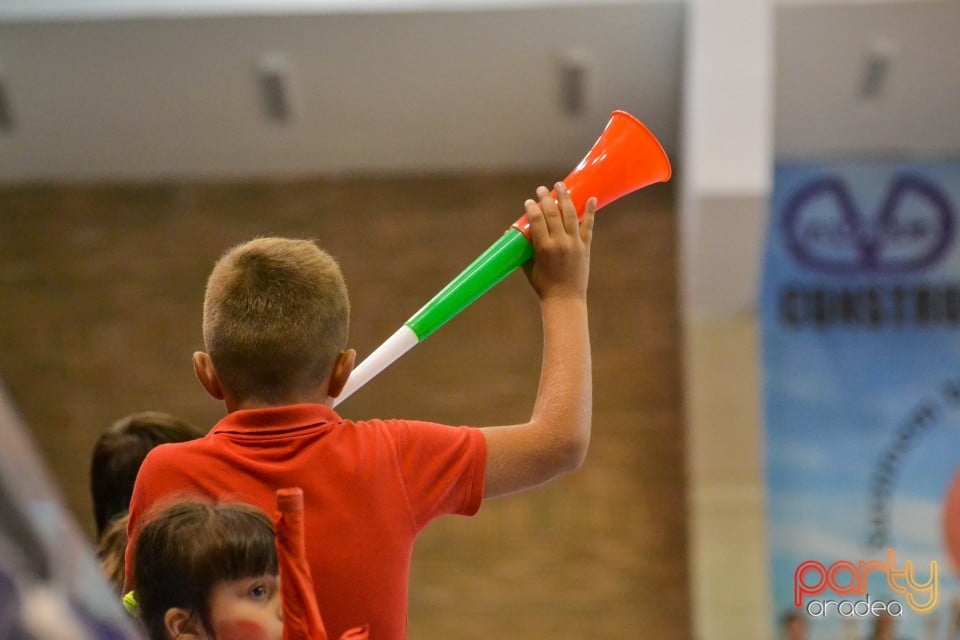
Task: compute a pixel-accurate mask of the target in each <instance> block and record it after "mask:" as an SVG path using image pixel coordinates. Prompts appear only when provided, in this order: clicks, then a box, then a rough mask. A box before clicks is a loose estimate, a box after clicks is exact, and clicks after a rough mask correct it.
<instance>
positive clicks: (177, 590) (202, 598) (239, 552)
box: [134, 502, 283, 640]
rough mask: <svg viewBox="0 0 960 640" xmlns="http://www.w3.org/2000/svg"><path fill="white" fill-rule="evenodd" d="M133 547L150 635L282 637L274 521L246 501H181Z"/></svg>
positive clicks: (163, 638)
mask: <svg viewBox="0 0 960 640" xmlns="http://www.w3.org/2000/svg"><path fill="white" fill-rule="evenodd" d="M139 541H140V542H139V544H138V545H137V549H136V568H135V574H134V585H135V588H136V604H137V612H138V615H139V617H140V620H141V621H142V622H143V624H144V626H145V627H146V630H147V632H148V634H149V636H150V638H151V640H173V639H174V638H176V639H179V640H191V639H196V640H207V639H212V638H217V639H218V640H234V639H236V640H239V639H241V638H242V639H244V640H281V639H282V638H283V614H282V604H281V598H280V586H279V576H278V572H279V569H278V563H277V553H276V548H275V547H274V529H273V522H272V521H271V520H270V518H269V517H268V516H267V514H265V513H264V512H263V511H261V510H260V509H257V508H255V507H251V506H249V505H244V504H226V503H219V504H209V503H200V502H181V503H177V504H174V505H173V506H171V507H169V508H168V509H166V510H164V511H163V512H162V513H160V514H159V515H158V516H157V517H156V518H153V519H151V520H149V522H148V523H147V524H146V526H144V528H143V529H142V531H141V532H140V538H139Z"/></svg>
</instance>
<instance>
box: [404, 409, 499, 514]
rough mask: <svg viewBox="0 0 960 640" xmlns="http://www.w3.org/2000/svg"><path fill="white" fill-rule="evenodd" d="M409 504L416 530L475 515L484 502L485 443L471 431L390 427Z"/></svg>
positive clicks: (413, 423) (414, 425)
mask: <svg viewBox="0 0 960 640" xmlns="http://www.w3.org/2000/svg"><path fill="white" fill-rule="evenodd" d="M391 427H392V428H391V432H392V433H393V435H394V443H395V446H396V449H397V459H398V463H399V466H400V475H401V476H402V479H403V483H404V488H405V490H406V493H407V500H408V501H409V503H410V508H411V511H412V512H413V517H414V521H415V523H416V526H417V528H418V529H422V528H423V527H424V526H426V525H427V523H428V522H430V521H431V520H432V519H434V518H436V517H437V516H441V515H444V514H458V515H467V516H469V515H473V514H475V513H476V512H477V510H478V509H479V508H480V504H481V502H483V477H484V472H485V470H486V463H487V441H486V439H485V438H484V437H483V432H481V431H480V430H479V429H475V428H472V427H450V426H446V425H440V424H435V423H431V422H417V421H406V420H397V421H392V424H391Z"/></svg>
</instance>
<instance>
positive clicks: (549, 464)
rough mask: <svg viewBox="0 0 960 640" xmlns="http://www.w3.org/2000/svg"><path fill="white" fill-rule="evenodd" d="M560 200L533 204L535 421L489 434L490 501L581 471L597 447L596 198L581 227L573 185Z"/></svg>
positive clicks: (542, 196)
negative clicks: (591, 319) (537, 319)
mask: <svg viewBox="0 0 960 640" xmlns="http://www.w3.org/2000/svg"><path fill="white" fill-rule="evenodd" d="M556 193H557V200H554V199H553V197H552V196H551V195H550V192H549V190H548V189H547V188H546V187H540V188H538V189H537V197H538V198H539V202H536V201H534V200H527V202H526V203H525V208H526V213H527V216H528V219H529V221H530V236H531V241H532V242H533V247H534V259H533V261H532V264H530V265H528V266H527V267H526V268H525V270H526V272H527V277H528V279H529V280H530V284H531V285H532V286H533V288H534V290H535V291H536V292H537V295H538V296H539V297H540V311H541V315H542V319H543V364H542V368H541V371H540V385H539V388H538V389H537V398H536V402H535V403H534V407H533V412H532V415H531V416H530V421H529V422H526V423H524V424H516V425H510V426H503V427H487V428H484V429H483V432H484V436H485V437H486V441H487V471H486V477H485V481H484V497H485V498H493V497H497V496H501V495H505V494H508V493H513V492H516V491H522V490H524V489H528V488H530V487H534V486H536V485H539V484H542V483H544V482H546V481H548V480H550V479H552V478H555V477H556V476H558V475H561V474H563V473H566V472H568V471H573V470H574V469H576V468H578V467H579V466H580V465H581V464H582V463H583V460H584V458H585V457H586V454H587V448H588V446H589V444H590V423H591V413H592V402H593V388H592V382H591V363H590V334H589V330H588V326H587V282H588V279H589V272H590V241H591V237H592V233H593V216H594V213H595V210H596V199H595V198H591V199H590V200H589V201H588V202H587V204H586V207H585V211H584V215H583V220H582V222H580V223H579V224H578V220H577V214H576V210H575V209H574V206H573V204H572V202H571V201H570V196H569V194H568V193H567V190H566V187H565V186H564V185H563V184H562V183H558V184H557V187H556Z"/></svg>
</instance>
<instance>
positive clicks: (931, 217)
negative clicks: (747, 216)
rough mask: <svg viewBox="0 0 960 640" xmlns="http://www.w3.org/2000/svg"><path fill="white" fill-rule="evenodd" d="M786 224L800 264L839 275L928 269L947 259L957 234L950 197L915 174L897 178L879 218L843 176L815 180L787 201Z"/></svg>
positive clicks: (791, 247)
mask: <svg viewBox="0 0 960 640" xmlns="http://www.w3.org/2000/svg"><path fill="white" fill-rule="evenodd" d="M782 225H783V226H782V232H783V238H784V241H785V242H786V246H787V249H788V250H789V251H790V253H791V254H792V255H793V256H794V258H796V260H797V261H798V262H800V263H801V264H803V265H805V266H806V267H809V268H811V269H814V270H816V271H820V272H823V273H829V274H834V275H842V274H850V275H853V274H858V273H876V274H884V273H886V274H894V273H906V272H910V271H916V270H919V269H924V268H926V267H929V266H931V265H933V264H935V263H936V262H937V261H938V260H939V259H940V258H942V257H943V255H944V254H945V253H946V250H947V248H948V247H949V246H950V244H951V242H952V241H953V237H954V233H955V227H954V220H953V210H952V209H951V207H950V201H949V199H948V198H947V197H946V195H945V194H944V193H943V192H942V191H941V190H940V189H939V188H938V187H937V186H936V185H934V184H932V183H931V182H928V181H926V180H923V179H922V178H919V177H917V176H915V175H910V174H902V175H899V176H897V177H895V178H894V179H893V180H892V182H891V185H890V188H889V190H888V191H887V194H886V197H885V198H884V200H883V202H882V204H881V205H880V210H879V212H878V213H877V214H876V215H874V216H868V215H865V214H864V212H862V211H861V210H860V209H858V207H857V206H856V204H855V203H854V200H853V197H852V196H851V195H850V192H849V190H848V189H847V185H846V184H844V182H843V181H841V180H840V179H839V178H836V177H825V178H820V179H817V180H814V181H812V182H810V183H809V184H807V185H805V186H804V187H801V188H800V189H798V190H797V192H796V193H795V194H794V195H793V197H792V198H791V199H790V200H789V201H788V202H787V203H786V206H785V207H784V216H783V220H782Z"/></svg>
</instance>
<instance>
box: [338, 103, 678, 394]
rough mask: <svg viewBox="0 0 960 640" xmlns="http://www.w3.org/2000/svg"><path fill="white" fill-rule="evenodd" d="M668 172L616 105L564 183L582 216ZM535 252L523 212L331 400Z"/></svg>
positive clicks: (651, 140)
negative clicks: (589, 206) (589, 207)
mask: <svg viewBox="0 0 960 640" xmlns="http://www.w3.org/2000/svg"><path fill="white" fill-rule="evenodd" d="M670 173H671V170H670V160H669V159H668V158H667V154H666V153H664V151H663V147H661V146H660V143H659V142H658V141H657V139H656V138H655V137H654V135H653V134H652V133H650V131H649V130H648V129H647V128H646V127H645V126H644V125H643V123H642V122H640V121H639V120H637V119H636V118H635V117H633V116H632V115H630V114H629V113H626V112H625V111H614V112H613V113H612V114H611V115H610V120H609V122H607V126H606V127H605V128H604V130H603V132H602V133H601V134H600V137H599V138H598V139H597V141H596V142H595V143H594V145H593V147H592V148H591V149H590V151H589V152H588V153H587V155H586V156H585V157H584V158H583V160H581V161H580V164H578V165H577V166H576V168H574V170H573V171H571V172H570V175H568V176H567V177H566V178H564V183H565V184H566V186H567V190H568V191H569V192H570V197H571V199H572V200H573V204H574V206H575V207H576V209H577V214H578V216H581V217H582V216H583V208H584V205H585V204H586V202H587V199H589V198H590V197H593V196H595V197H596V198H597V209H600V208H601V207H603V206H605V205H607V204H609V203H611V202H613V201H614V200H616V199H618V198H620V197H622V196H625V195H627V194H628V193H631V192H633V191H636V190H637V189H642V188H643V187H646V186H648V185H651V184H654V183H655V182H666V181H667V180H669V179H670ZM553 195H554V197H556V194H555V193H554V194H553ZM532 257H533V246H532V245H531V244H530V225H529V223H528V222H527V216H526V214H524V215H523V216H521V217H520V219H519V220H517V221H516V222H514V223H513V225H511V227H510V229H508V230H507V232H506V233H505V234H504V235H503V236H501V237H500V239H499V240H497V241H496V242H494V243H493V244H492V245H491V246H490V248H488V249H487V250H486V251H484V252H483V253H482V254H481V255H480V257H479V258H477V259H476V260H474V261H473V263H471V264H470V266H468V267H467V268H466V269H464V270H463V272H461V273H460V275H458V276H457V277H456V278H454V279H453V280H451V281H450V283H449V284H448V285H447V286H446V287H444V288H443V289H442V290H441V291H440V292H439V293H438V294H437V295H435V296H434V297H433V299H432V300H430V302H428V303H427V304H425V305H424V306H423V307H422V308H421V309H420V310H419V311H417V312H416V313H415V314H413V316H411V317H410V319H409V320H407V321H406V322H405V323H403V326H401V327H400V328H399V329H398V330H397V331H396V333H394V334H393V335H392V336H390V337H389V338H388V339H387V340H386V341H385V342H384V343H383V344H381V345H380V346H379V347H377V349H376V350H375V351H374V352H373V353H372V354H370V356H369V357H368V358H367V359H366V360H364V361H363V362H361V363H360V364H359V365H358V366H357V368H356V369H354V371H353V373H352V374H351V375H350V378H349V379H348V380H347V384H346V385H345V386H344V388H343V391H342V392H341V393H340V395H339V396H337V397H336V398H334V399H333V406H336V405H337V404H339V403H341V402H343V401H344V400H346V399H347V398H349V397H350V396H351V395H352V394H353V392H355V391H356V390H357V389H359V388H360V387H362V386H363V385H365V384H366V383H367V382H369V381H370V380H371V379H373V377H374V376H376V375H377V374H378V373H380V372H381V371H383V370H384V369H386V368H387V367H388V366H390V365H391V364H392V363H393V362H394V361H395V360H397V358H399V357H400V356H402V355H403V354H404V353H406V352H407V351H409V350H410V349H411V348H413V347H414V346H415V345H417V344H419V343H420V342H422V341H424V340H426V339H427V337H428V336H430V335H431V334H432V333H433V332H434V331H436V330H437V329H439V328H440V327H442V326H443V325H444V324H445V323H446V322H447V321H448V320H450V319H452V318H453V317H454V316H456V315H457V314H458V313H460V312H461V311H463V310H464V309H466V308H467V307H468V306H470V305H471V304H472V303H473V302H474V301H475V300H476V299H477V298H479V297H480V296H482V295H483V294H485V293H486V292H487V291H489V290H490V289H492V288H493V287H494V285H496V284H498V283H499V282H500V281H501V280H503V279H504V278H506V277H507V276H508V275H509V274H510V273H511V272H512V271H514V270H515V269H516V268H517V267H519V266H520V265H522V264H523V263H525V262H526V261H527V260H529V259H530V258H532Z"/></svg>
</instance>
